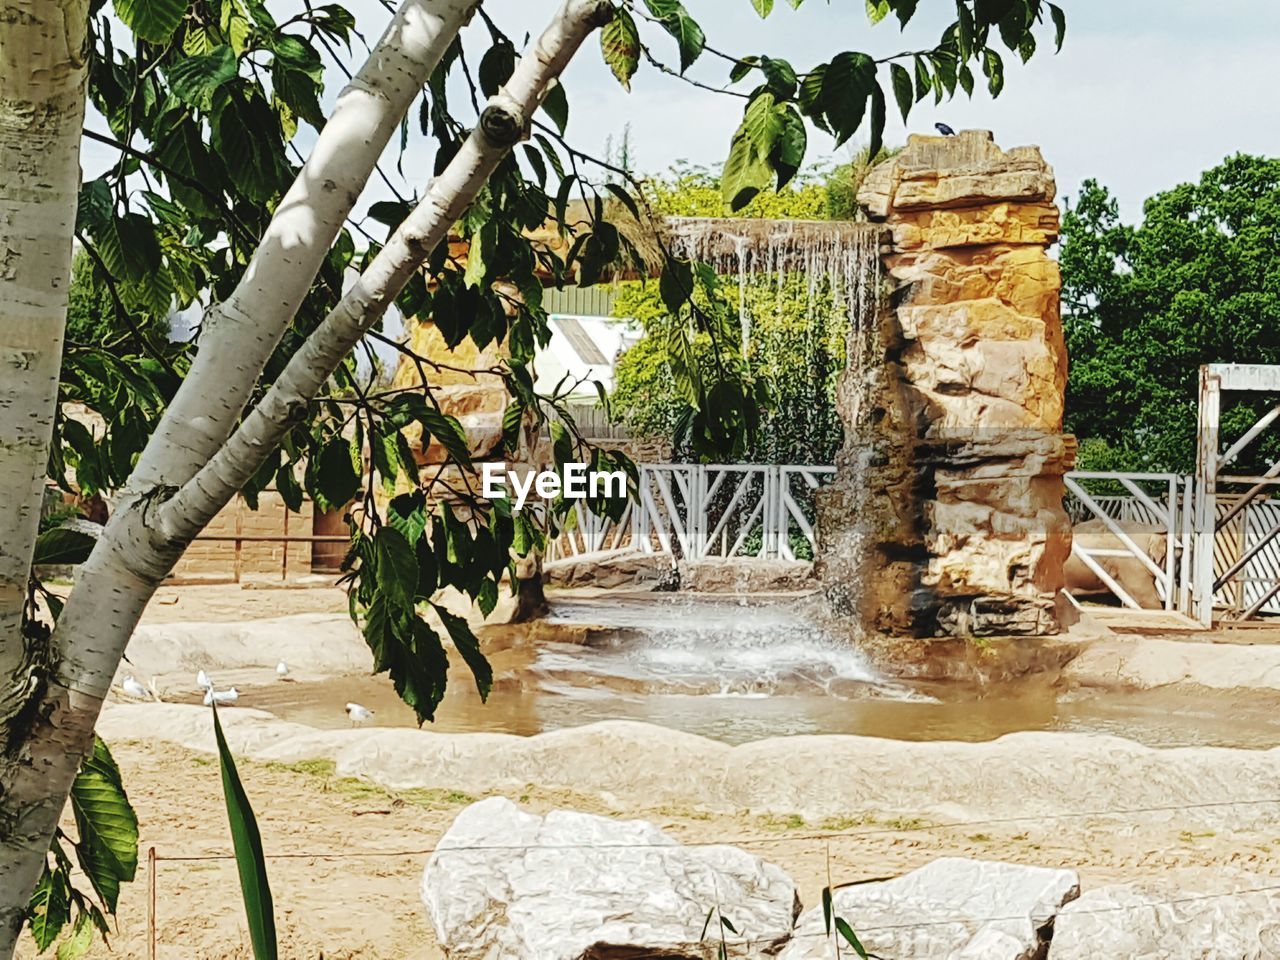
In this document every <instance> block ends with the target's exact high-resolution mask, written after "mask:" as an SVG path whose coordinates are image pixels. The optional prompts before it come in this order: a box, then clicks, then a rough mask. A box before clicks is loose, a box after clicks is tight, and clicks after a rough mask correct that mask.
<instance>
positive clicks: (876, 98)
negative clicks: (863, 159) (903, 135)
mask: <svg viewBox="0 0 1280 960" xmlns="http://www.w3.org/2000/svg"><path fill="white" fill-rule="evenodd" d="M884 115H885V103H884V90H882V89H881V88H880V84H878V83H875V84H872V86H871V143H870V145H869V146H868V147H867V159H868V161H869V162H871V163H874V162H875V159H876V157H878V156H880V149H881V147H883V146H884V121H885V116H884Z"/></svg>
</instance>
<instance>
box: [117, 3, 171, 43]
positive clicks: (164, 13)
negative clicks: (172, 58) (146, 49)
mask: <svg viewBox="0 0 1280 960" xmlns="http://www.w3.org/2000/svg"><path fill="white" fill-rule="evenodd" d="M115 8H116V16H118V17H119V18H120V19H121V20H122V21H124V25H125V26H126V27H128V28H129V29H130V30H132V31H133V33H134V36H136V37H138V38H139V39H140V40H150V41H151V42H152V43H167V42H168V41H169V38H170V37H172V36H173V32H174V31H175V30H177V29H178V24H180V23H181V22H182V16H183V14H185V13H186V12H187V3H186V0H115Z"/></svg>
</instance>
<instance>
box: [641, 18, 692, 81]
mask: <svg viewBox="0 0 1280 960" xmlns="http://www.w3.org/2000/svg"><path fill="white" fill-rule="evenodd" d="M644 2H645V6H646V7H648V8H649V12H650V13H652V14H653V15H654V17H656V18H657V19H658V21H659V22H660V23H661V24H662V29H664V30H666V31H667V33H669V34H671V36H672V37H674V38H675V41H676V46H677V47H678V48H679V49H680V72H681V73H684V72H685V71H686V70H688V69H689V67H691V66H692V65H693V63H694V61H695V60H697V59H698V57H699V56H701V55H702V51H703V49H704V48H705V47H706V45H707V38H706V36H705V35H704V34H703V32H702V27H700V26H698V22H697V21H696V20H694V19H693V18H692V17H691V16H689V12H688V11H687V10H685V8H684V4H682V3H680V0H644Z"/></svg>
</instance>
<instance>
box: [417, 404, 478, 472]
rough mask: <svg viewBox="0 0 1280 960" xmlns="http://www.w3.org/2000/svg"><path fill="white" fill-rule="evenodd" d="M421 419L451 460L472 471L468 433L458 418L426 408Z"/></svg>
mask: <svg viewBox="0 0 1280 960" xmlns="http://www.w3.org/2000/svg"><path fill="white" fill-rule="evenodd" d="M419 419H420V420H421V421H422V425H423V426H424V427H426V429H427V431H428V432H429V433H430V434H431V435H432V436H433V437H435V438H436V439H437V440H438V441H440V445H441V446H442V447H444V449H445V452H446V453H448V454H449V458H450V459H451V460H453V461H454V462H455V463H457V464H458V465H459V466H462V467H466V468H468V469H472V466H471V448H470V447H469V446H468V445H467V432H466V431H465V430H463V429H462V424H461V423H460V422H459V421H458V419H457V418H456V417H451V416H448V415H447V414H443V413H441V412H440V411H439V410H437V409H436V408H435V407H429V406H428V407H424V408H423V410H422V411H421V413H420V414H419Z"/></svg>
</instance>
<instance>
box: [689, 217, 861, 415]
mask: <svg viewBox="0 0 1280 960" xmlns="http://www.w3.org/2000/svg"><path fill="white" fill-rule="evenodd" d="M667 225H668V227H669V229H670V230H671V233H672V236H673V238H674V240H675V248H676V251H677V252H678V253H679V254H681V255H682V256H685V257H688V258H689V259H691V260H696V261H701V262H703V263H707V264H709V265H710V266H711V267H712V269H714V270H715V272H716V274H717V275H718V276H721V277H736V278H737V281H738V322H739V325H740V328H741V330H742V350H743V355H744V356H746V355H747V352H748V349H749V347H750V345H751V331H752V325H753V324H752V319H753V318H752V317H751V310H750V303H749V301H748V298H747V290H748V287H749V285H750V284H755V283H772V284H774V285H775V287H776V289H777V291H778V292H781V290H782V286H783V283H784V282H785V280H786V278H787V277H789V276H798V277H799V278H801V282H802V290H803V295H804V300H805V312H806V315H807V316H808V318H809V331H810V334H811V336H810V337H809V343H810V344H811V345H812V344H815V343H816V342H818V340H819V339H820V336H821V333H822V332H823V330H822V327H823V325H824V322H825V320H826V319H827V317H828V316H830V315H832V313H834V316H836V317H840V318H842V319H845V320H847V329H848V352H847V356H846V366H847V369H848V370H849V371H850V375H846V378H845V379H846V387H845V390H848V389H849V387H850V386H853V387H854V388H855V389H853V390H851V391H850V392H848V394H847V396H846V404H847V409H846V410H845V416H846V418H847V419H846V423H845V427H846V430H849V429H850V428H853V429H855V430H856V425H858V424H860V423H861V421H862V416H863V414H864V413H865V412H866V408H867V405H868V404H867V401H868V399H869V393H870V388H871V383H870V380H871V378H870V377H869V376H865V375H861V374H864V373H867V372H869V369H870V367H871V365H872V364H873V362H874V361H875V356H874V353H875V351H874V344H875V341H876V330H875V317H876V312H877V308H878V297H879V290H880V279H881V273H880V253H879V238H880V232H881V229H882V228H881V227H879V226H877V225H875V224H869V223H850V222H836V221H817V220H746V219H742V220H737V219H711V218H684V217H672V218H669V219H668V220H667ZM757 348H758V347H757ZM809 359H811V358H809ZM859 385H861V388H858V387H859Z"/></svg>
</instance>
